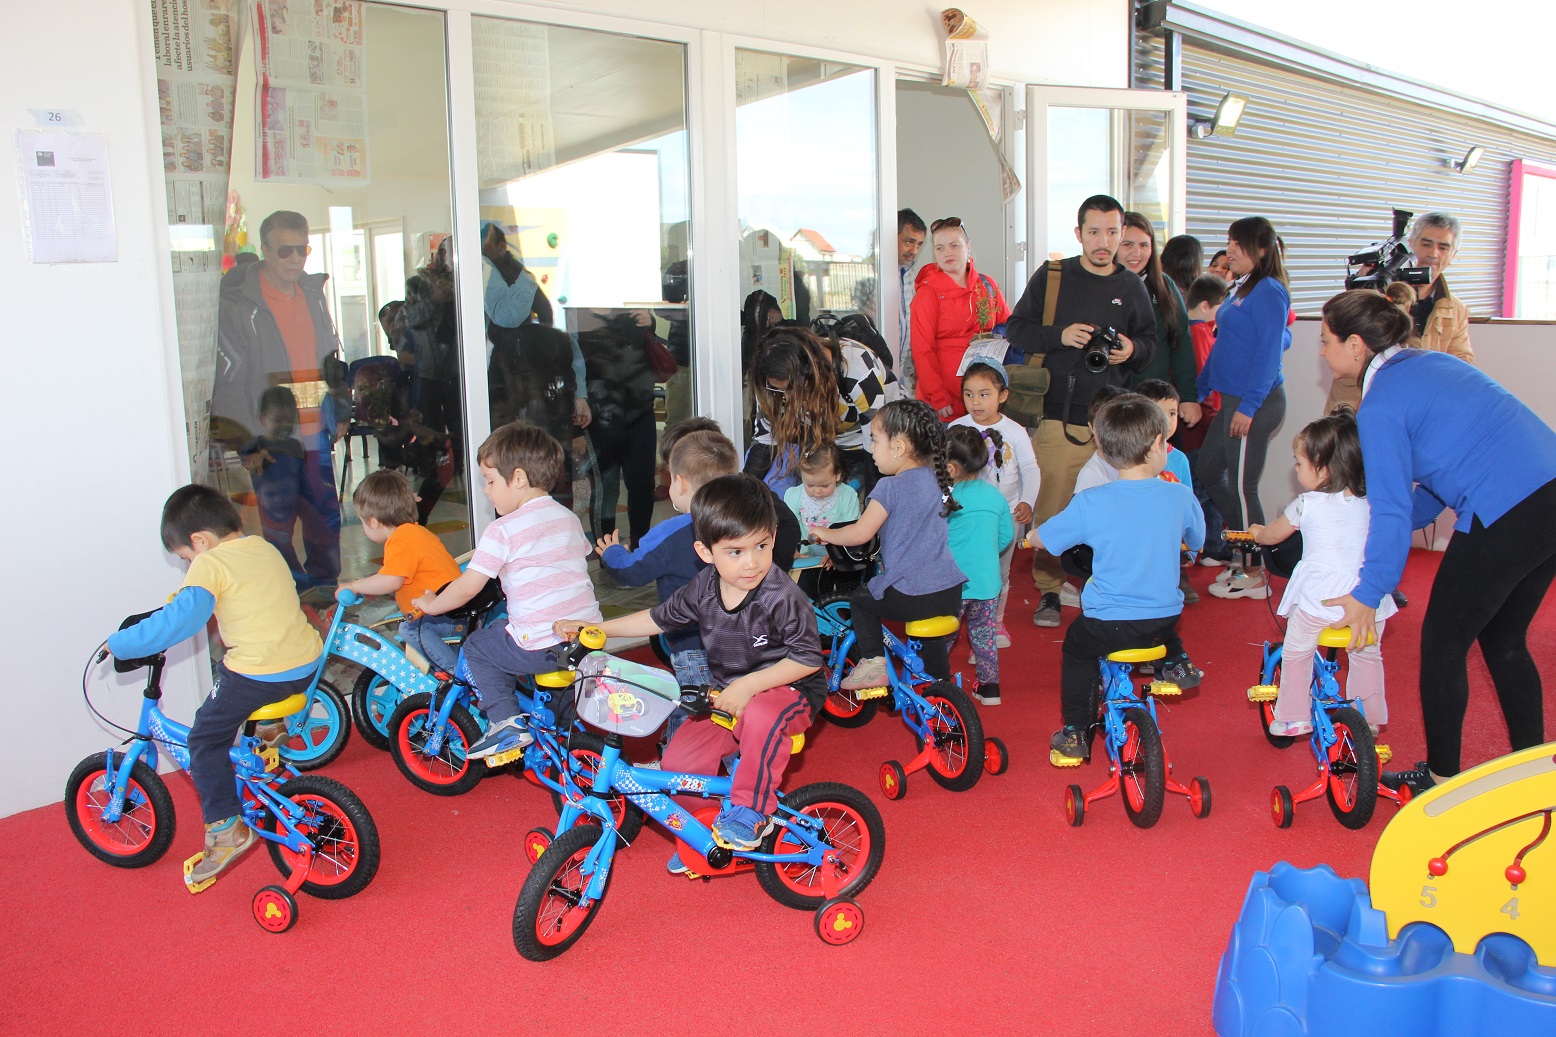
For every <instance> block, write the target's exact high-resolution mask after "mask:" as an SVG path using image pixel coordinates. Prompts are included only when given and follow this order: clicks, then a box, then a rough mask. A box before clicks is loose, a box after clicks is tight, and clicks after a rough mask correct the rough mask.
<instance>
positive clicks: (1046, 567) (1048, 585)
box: [1032, 418, 1097, 594]
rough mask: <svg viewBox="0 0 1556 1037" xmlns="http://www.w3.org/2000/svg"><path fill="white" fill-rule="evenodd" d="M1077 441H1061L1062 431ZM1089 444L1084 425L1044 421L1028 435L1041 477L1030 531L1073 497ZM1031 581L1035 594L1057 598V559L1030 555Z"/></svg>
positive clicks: (1059, 578) (1041, 553)
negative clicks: (1079, 442)
mask: <svg viewBox="0 0 1556 1037" xmlns="http://www.w3.org/2000/svg"><path fill="white" fill-rule="evenodd" d="M1066 429H1068V430H1069V433H1070V435H1072V436H1074V437H1075V438H1076V439H1078V440H1080V441H1081V443H1082V445H1081V446H1076V445H1075V444H1074V443H1071V442H1070V441H1069V440H1068V439H1065V438H1064V433H1065V430H1066ZM1096 449H1097V448H1096V446H1095V445H1093V443H1092V441H1091V430H1090V429H1089V428H1087V427H1086V426H1085V425H1065V424H1063V423H1062V422H1059V421H1055V420H1052V419H1049V418H1044V419H1043V420H1042V421H1041V422H1039V423H1038V426H1037V431H1036V432H1034V433H1032V452H1033V453H1034V454H1036V455H1037V467H1038V470H1039V471H1041V472H1042V474H1043V480H1042V482H1041V483H1039V484H1038V490H1037V508H1036V509H1035V510H1034V511H1033V512H1032V528H1033V529H1036V528H1037V527H1038V526H1040V525H1042V524H1043V523H1044V522H1047V521H1048V520H1049V519H1051V518H1053V517H1054V516H1055V515H1057V514H1059V512H1061V511H1063V510H1064V507H1065V505H1067V504H1069V503H1070V498H1071V497H1073V496H1074V495H1075V478H1076V476H1078V475H1080V474H1081V469H1082V468H1084V467H1085V466H1086V462H1087V461H1089V460H1091V455H1092V454H1094V453H1096ZM1032 580H1033V582H1035V583H1036V584H1037V592H1038V593H1039V594H1058V593H1059V585H1060V584H1061V583H1063V582H1064V569H1063V568H1061V567H1060V565H1059V559H1058V558H1057V557H1055V556H1054V555H1051V554H1049V553H1048V552H1047V551H1034V552H1033V553H1032Z"/></svg>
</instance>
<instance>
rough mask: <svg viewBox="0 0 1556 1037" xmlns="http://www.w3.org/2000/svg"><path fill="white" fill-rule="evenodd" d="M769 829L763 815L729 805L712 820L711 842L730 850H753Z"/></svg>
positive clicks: (768, 824) (770, 824) (767, 821)
mask: <svg viewBox="0 0 1556 1037" xmlns="http://www.w3.org/2000/svg"><path fill="white" fill-rule="evenodd" d="M770 828H772V822H771V821H770V820H769V819H768V818H767V816H766V815H765V814H759V813H757V812H756V811H755V810H752V809H751V808H750V807H742V806H738V805H736V804H734V803H729V804H727V805H725V807H724V809H723V810H720V811H719V816H718V817H716V818H714V819H713V841H714V842H716V843H718V844H719V845H720V846H723V847H726V848H728V849H731V850H754V849H756V848H757V846H759V845H761V842H762V837H763V836H765V835H766V834H767V831H768V829H770Z"/></svg>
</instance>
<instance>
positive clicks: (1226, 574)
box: [1210, 566, 1242, 583]
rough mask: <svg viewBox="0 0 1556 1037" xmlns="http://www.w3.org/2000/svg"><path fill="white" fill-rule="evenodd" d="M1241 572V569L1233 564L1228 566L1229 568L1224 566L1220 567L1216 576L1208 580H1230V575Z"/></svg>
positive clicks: (1222, 581) (1216, 581) (1220, 581)
mask: <svg viewBox="0 0 1556 1037" xmlns="http://www.w3.org/2000/svg"><path fill="white" fill-rule="evenodd" d="M1241 572H1242V570H1241V569H1239V568H1237V567H1235V566H1232V567H1229V568H1226V569H1222V570H1221V571H1220V572H1218V573H1216V578H1215V579H1214V580H1211V581H1210V582H1211V583H1225V582H1226V581H1227V580H1230V579H1231V578H1232V577H1234V576H1236V575H1238V574H1239V573H1241Z"/></svg>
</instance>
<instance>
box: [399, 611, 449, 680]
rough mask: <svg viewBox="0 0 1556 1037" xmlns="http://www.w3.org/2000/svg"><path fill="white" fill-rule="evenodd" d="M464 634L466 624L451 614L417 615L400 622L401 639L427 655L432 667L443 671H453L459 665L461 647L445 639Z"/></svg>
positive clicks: (410, 646)
mask: <svg viewBox="0 0 1556 1037" xmlns="http://www.w3.org/2000/svg"><path fill="white" fill-rule="evenodd" d="M464 636H465V624H464V623H463V622H461V621H459V620H456V619H454V618H452V617H450V616H417V617H416V618H415V619H407V620H405V621H404V622H403V623H401V624H400V640H401V641H404V642H405V645H406V647H407V648H414V649H416V650H417V651H418V652H420V653H421V654H422V655H424V656H426V658H427V661H428V662H429V663H431V664H432V668H433V669H434V670H439V671H442V672H443V673H453V672H454V667H456V666H458V665H459V649H458V648H456V647H455V646H453V645H450V644H449V643H447V642H446V641H444V640H443V639H444V638H446V637H457V638H463V637H464Z"/></svg>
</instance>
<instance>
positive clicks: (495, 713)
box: [463, 623, 556, 724]
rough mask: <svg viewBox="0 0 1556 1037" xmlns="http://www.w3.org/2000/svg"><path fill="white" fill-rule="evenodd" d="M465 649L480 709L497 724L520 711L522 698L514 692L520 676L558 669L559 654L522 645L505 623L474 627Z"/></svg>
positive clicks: (471, 680) (467, 664)
mask: <svg viewBox="0 0 1556 1037" xmlns="http://www.w3.org/2000/svg"><path fill="white" fill-rule="evenodd" d="M463 652H464V657H465V665H466V666H467V667H469V669H470V682H471V683H472V684H474V685H475V692H476V697H477V698H478V699H480V702H481V711H482V712H484V713H485V714H486V719H487V720H490V721H491V722H492V723H494V724H495V723H496V722H498V721H499V720H508V719H510V718H512V717H516V716H518V715H519V700H518V697H517V696H515V695H514V693H513V689H514V687H515V686H516V685H517V684H518V678H519V677H522V676H534V675H535V674H537V673H550V672H551V671H552V670H555V669H556V658H555V657H554V656H553V655H552V654H551V652H550V650H549V649H545V648H542V649H539V650H537V651H526V650H524V649H523V648H520V647H519V646H518V644H517V643H515V642H514V640H513V636H512V635H511V634H509V633H508V624H506V623H498V624H497V625H496V626H489V627H482V628H481V629H480V630H477V631H475V632H474V633H473V634H471V635H470V636H469V637H467V638H465V646H464V649H463Z"/></svg>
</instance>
